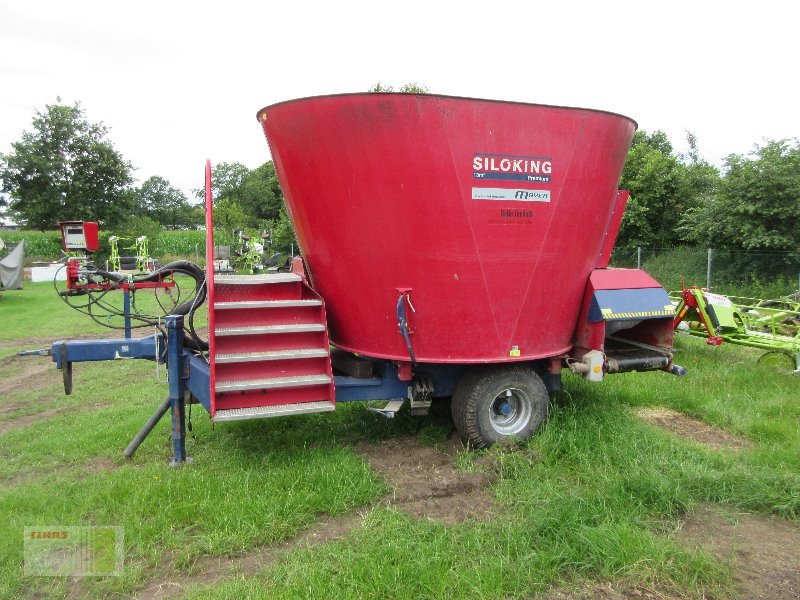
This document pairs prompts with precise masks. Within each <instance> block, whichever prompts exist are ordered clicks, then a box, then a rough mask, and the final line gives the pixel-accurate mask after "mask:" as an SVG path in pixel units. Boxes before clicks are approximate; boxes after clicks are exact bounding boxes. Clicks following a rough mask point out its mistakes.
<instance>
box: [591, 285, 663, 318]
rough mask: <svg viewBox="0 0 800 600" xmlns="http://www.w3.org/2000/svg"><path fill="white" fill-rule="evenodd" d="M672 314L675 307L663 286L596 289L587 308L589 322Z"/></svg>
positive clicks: (658, 316)
mask: <svg viewBox="0 0 800 600" xmlns="http://www.w3.org/2000/svg"><path fill="white" fill-rule="evenodd" d="M673 316H675V307H674V306H672V301H671V300H670V299H669V295H667V292H666V290H665V289H664V288H641V289H629V290H628V289H626V290H597V291H595V293H594V295H593V296H592V304H591V307H590V308H589V321H590V322H591V323H598V322H599V321H603V320H606V321H620V320H625V319H663V318H664V317H673Z"/></svg>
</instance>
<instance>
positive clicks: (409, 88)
mask: <svg viewBox="0 0 800 600" xmlns="http://www.w3.org/2000/svg"><path fill="white" fill-rule="evenodd" d="M367 91H368V92H372V93H375V92H384V93H390V92H394V87H393V86H391V85H383V84H382V83H381V82H380V81H379V82H378V83H376V84H375V85H373V86H372V87H371V88H369V90H367ZM397 91H398V92H400V93H401V94H430V93H431V91H430V90H429V89H428V86H427V85H423V84H421V83H416V82H414V83H404V84H403V85H401V86H400V89H399V90H397Z"/></svg>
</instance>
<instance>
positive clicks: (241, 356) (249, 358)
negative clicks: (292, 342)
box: [216, 348, 328, 364]
mask: <svg viewBox="0 0 800 600" xmlns="http://www.w3.org/2000/svg"><path fill="white" fill-rule="evenodd" d="M327 356H328V350H327V349H326V348H304V349H301V350H272V351H269V352H233V353H230V354H217V356H216V362H217V364H221V363H239V362H254V361H259V360H292V359H295V358H325V357H327Z"/></svg>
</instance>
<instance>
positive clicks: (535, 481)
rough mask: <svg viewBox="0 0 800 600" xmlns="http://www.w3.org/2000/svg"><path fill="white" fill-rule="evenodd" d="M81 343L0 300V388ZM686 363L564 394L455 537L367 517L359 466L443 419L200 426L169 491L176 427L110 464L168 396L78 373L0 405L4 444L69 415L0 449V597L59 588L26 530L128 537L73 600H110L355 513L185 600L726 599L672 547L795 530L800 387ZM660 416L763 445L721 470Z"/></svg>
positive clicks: (50, 308)
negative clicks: (32, 347) (610, 584)
mask: <svg viewBox="0 0 800 600" xmlns="http://www.w3.org/2000/svg"><path fill="white" fill-rule="evenodd" d="M51 289H52V288H50V290H51ZM9 320H10V321H13V323H14V325H12V324H10V323H9ZM20 327H21V328H22V329H24V331H23V332H20ZM89 327H90V326H89V324H88V322H87V321H86V319H85V317H82V316H81V315H78V314H77V313H75V315H72V314H70V313H69V311H68V309H67V308H66V307H64V306H63V305H62V304H61V302H60V300H58V298H57V297H55V296H54V295H53V293H52V291H48V290H47V289H46V288H45V287H44V286H28V287H26V289H25V290H24V291H21V292H14V293H11V292H7V293H4V294H3V297H2V298H1V299H0V344H2V343H4V342H5V344H3V345H2V346H1V347H0V369H2V372H3V373H4V375H3V376H6V375H5V374H6V370H5V368H6V365H7V364H10V363H13V365H16V364H17V363H16V362H14V361H9V357H10V356H11V354H12V353H13V351H15V349H17V348H18V347H20V344H19V343H18V342H15V341H14V340H19V339H21V338H26V337H34V336H44V337H47V336H50V337H53V338H56V339H58V338H62V337H69V336H70V335H75V334H76V333H83V332H86V331H89V330H90V329H89ZM98 330H99V327H98ZM56 332H57V333H56ZM676 345H677V348H678V351H679V352H678V355H677V357H676V362H678V363H680V364H682V365H684V366H686V367H687V369H688V374H687V376H686V377H683V378H677V377H672V376H669V375H666V374H663V373H649V374H626V375H617V376H613V377H609V378H608V379H607V380H606V381H605V382H603V383H602V384H589V383H585V382H583V381H582V380H580V379H577V378H575V377H571V376H565V382H566V392H565V393H563V394H562V395H561V396H560V397H559V398H556V399H554V401H553V403H552V406H551V416H550V420H549V421H548V423H547V425H546V426H545V427H544V429H543V430H542V431H541V433H540V434H539V435H537V436H535V437H534V438H533V439H531V440H530V441H529V442H527V443H526V444H525V445H524V447H523V451H513V450H508V449H493V450H491V451H489V452H490V453H492V454H493V455H494V457H495V459H496V462H497V463H498V464H500V466H501V477H500V479H499V480H498V481H497V482H496V483H495V484H494V485H493V486H492V489H491V492H492V494H493V495H494V497H495V499H496V502H497V504H498V507H499V509H498V510H499V513H500V517H499V518H497V519H495V520H493V521H489V522H485V523H466V524H461V525H444V524H441V523H438V522H435V521H431V520H426V519H415V518H412V517H410V516H407V515H406V514H404V513H402V512H400V511H398V510H396V509H394V508H391V507H390V508H386V507H372V508H371V507H370V504H371V503H373V502H374V501H375V500H376V499H377V498H379V497H380V496H381V495H383V494H384V493H385V492H386V484H385V483H384V482H382V481H381V479H380V478H378V477H377V476H376V475H375V474H373V473H372V472H371V471H370V469H369V468H368V467H367V465H366V463H365V462H364V460H363V459H362V458H361V457H360V456H359V455H358V454H357V452H356V451H355V447H356V445H357V444H358V443H359V442H361V441H363V440H367V441H377V440H381V439H385V438H387V437H392V436H399V435H411V436H416V437H417V439H418V440H419V441H420V443H424V444H428V445H436V444H439V443H441V442H442V441H444V440H445V439H446V438H447V436H448V434H449V432H450V430H451V427H450V424H449V421H448V419H447V417H446V411H444V414H445V416H442V411H439V412H438V413H437V414H436V415H433V416H431V417H426V418H422V419H419V420H415V419H412V418H410V417H404V416H399V417H398V418H397V419H395V420H394V421H387V420H383V419H381V418H380V417H378V416H376V415H375V414H373V413H370V412H368V411H367V410H366V409H365V408H364V407H363V406H361V405H349V406H340V407H339V408H338V409H337V411H336V413H334V414H333V415H308V416H303V417H290V418H285V419H276V420H266V421H260V422H259V421H254V422H242V423H233V424H223V425H221V426H217V427H216V428H215V429H214V430H212V429H211V427H210V424H209V421H208V417H207V415H205V413H204V411H202V409H200V408H198V407H194V409H193V419H192V420H193V424H194V431H193V434H192V436H191V437H190V439H189V440H188V444H187V446H188V448H187V449H188V452H189V454H190V455H192V456H193V458H194V462H193V463H192V464H190V465H188V466H186V467H185V468H182V469H170V468H169V467H168V466H167V464H166V463H167V458H168V457H169V455H170V443H169V439H168V433H169V428H168V423H167V422H162V423H161V424H159V425H158V427H157V428H156V430H155V431H154V433H153V434H152V435H151V437H150V438H148V440H147V441H146V442H145V443H144V444H143V446H142V447H141V448H140V449H139V451H138V453H137V454H136V456H135V458H134V459H133V460H132V461H125V460H124V459H122V458H121V452H122V450H123V449H124V448H125V446H126V445H127V443H128V441H129V440H130V438H131V437H132V436H133V435H134V434H135V433H136V431H137V430H138V428H139V427H140V426H141V424H142V423H143V422H144V421H145V420H146V418H147V417H148V416H149V414H150V413H151V412H152V410H154V408H155V406H156V405H157V404H158V403H159V402H160V401H161V399H162V398H163V397H164V395H165V394H166V384H165V381H163V380H162V381H161V382H159V381H156V380H155V371H154V367H153V365H152V363H149V362H138V361H119V362H114V363H106V364H94V365H92V364H79V365H76V366H75V392H74V394H73V395H72V396H70V397H64V396H62V395H61V394H60V392H59V389H58V388H57V386H53V385H51V386H48V387H45V388H43V389H38V390H26V391H20V392H17V393H14V394H11V395H7V396H0V403H2V405H5V404H7V403H14V404H18V405H23V408H20V409H19V411H18V412H16V413H13V414H11V415H4V416H3V419H4V420H3V421H0V422H2V423H5V422H6V420H8V419H10V418H18V417H19V416H20V415H23V414H24V415H30V414H35V413H36V412H40V411H42V410H50V411H53V410H56V411H60V412H56V414H54V415H53V416H51V417H50V418H47V419H42V420H40V421H37V422H35V423H32V424H29V425H27V426H25V427H20V428H18V429H12V430H10V431H7V432H6V433H4V434H0V514H2V515H4V519H3V520H2V521H0V597H3V598H5V597H8V598H13V597H17V596H19V597H61V596H63V595H64V593H65V591H66V589H67V586H68V585H69V584H68V582H67V581H66V580H63V579H58V578H53V579H48V578H23V577H22V571H21V558H22V528H23V527H25V526H31V525H56V524H63V525H87V524H96V525H119V526H122V527H124V530H125V551H126V563H125V564H126V567H125V571H124V575H123V576H122V577H111V578H105V579H103V578H94V579H87V580H85V581H83V582H82V585H83V588H82V590H83V591H82V592H81V595H87V596H88V597H108V596H117V595H119V596H125V595H131V594H135V592H136V590H137V589H138V587H139V586H141V585H142V584H143V583H145V582H147V581H148V580H150V579H151V578H152V577H153V576H154V574H156V573H158V572H159V571H160V570H165V569H168V568H169V569H172V568H174V569H178V570H183V571H186V572H191V571H192V569H193V568H195V567H193V565H194V561H195V560H196V559H197V558H198V557H200V556H204V555H209V556H229V555H234V554H237V553H241V552H247V551H249V550H253V549H256V548H259V547H263V546H270V545H278V544H280V543H281V542H283V541H285V540H287V539H291V538H292V537H293V536H295V535H297V534H298V533H300V532H302V531H303V530H304V529H306V528H308V527H310V526H311V525H312V524H313V523H314V522H315V521H317V520H318V519H319V518H320V517H321V516H322V515H339V514H343V513H346V512H348V511H351V510H353V509H355V508H359V509H360V510H362V511H364V513H365V516H364V520H363V523H362V524H361V525H360V526H359V527H357V528H355V529H354V530H353V531H351V532H350V533H349V534H348V535H347V536H346V537H345V538H344V539H343V540H340V541H335V542H328V543H325V544H320V545H313V546H310V547H307V548H297V549H295V550H293V551H291V552H287V553H286V554H285V555H284V556H282V557H281V558H280V559H279V560H277V561H275V562H274V563H273V564H271V565H270V566H269V567H266V568H264V569H263V570H262V571H261V572H259V573H257V574H255V575H250V576H241V575H240V576H232V577H230V578H228V579H226V580H223V581H221V582H218V583H215V584H213V585H211V586H203V587H198V588H195V589H193V590H191V591H190V592H189V593H188V594H187V596H188V597H202V598H242V597H249V598H302V597H326V596H327V597H330V598H365V597H391V598H418V597H436V598H461V597H463V598H528V597H531V596H532V595H534V594H535V593H536V592H538V591H543V590H546V589H547V588H549V587H550V586H558V585H563V584H577V585H580V583H581V582H583V581H588V582H595V581H599V582H605V581H619V580H623V581H633V582H636V583H641V584H643V585H652V586H660V585H666V586H671V587H675V588H677V589H679V590H680V591H682V592H684V593H686V594H689V595H696V596H697V597H700V596H702V595H706V596H726V595H728V594H730V593H731V589H732V579H731V573H730V571H729V570H728V568H727V567H726V566H725V565H722V564H720V563H718V562H717V561H715V560H714V559H713V558H711V557H710V556H708V555H706V554H703V553H701V552H696V551H691V550H688V549H686V548H683V547H681V546H679V545H678V544H677V543H676V542H675V541H674V540H673V539H672V535H671V532H672V531H673V530H674V528H675V527H676V525H677V523H678V520H679V518H680V517H681V515H682V514H683V512H684V511H686V510H688V509H691V508H692V507H693V506H695V505H696V504H697V503H699V502H705V501H711V502H720V503H724V504H726V505H730V506H732V507H737V508H740V509H743V510H748V511H756V512H760V513H763V514H776V515H782V516H784V517H787V518H789V519H793V520H795V521H800V427H798V424H799V423H800V402H798V401H797V398H798V397H800V379H798V378H797V377H796V376H791V375H785V374H781V373H777V372H773V371H769V370H766V369H762V368H759V367H756V366H755V359H756V358H757V356H758V353H757V352H755V351H752V350H750V349H747V348H741V347H734V346H729V345H723V346H721V347H719V348H712V347H708V346H706V345H705V344H704V343H703V342H702V340H697V339H692V338H680V339H678V340H677V343H676ZM29 360H49V359H46V358H30V359H29ZM162 377H163V373H162ZM656 405H658V406H667V407H671V408H673V409H675V410H680V411H682V412H684V413H686V414H689V415H691V416H694V417H696V418H699V419H702V420H704V421H706V422H708V423H711V424H714V425H717V426H719V427H721V428H722V429H724V430H726V431H729V432H731V433H733V434H736V435H739V436H742V437H746V438H748V439H750V440H751V441H752V442H753V443H754V444H753V446H752V448H749V449H745V450H742V451H740V452H737V453H734V452H728V451H712V450H709V449H707V448H705V447H703V446H701V445H698V444H696V443H693V442H691V441H689V440H685V439H681V438H678V437H676V436H675V435H673V434H670V433H668V432H664V431H661V430H658V429H655V428H653V427H650V426H648V425H646V424H645V423H643V422H642V421H640V420H639V419H638V418H637V417H636V416H635V414H634V410H635V408H637V407H640V406H656ZM483 454H484V453H467V454H463V455H461V456H460V457H459V459H458V464H459V465H460V466H461V468H464V469H467V470H472V469H481V468H483V467H482V466H481V463H480V461H477V460H476V459H477V458H478V457H480V456H482V455H483ZM97 465H100V467H98V466H97Z"/></svg>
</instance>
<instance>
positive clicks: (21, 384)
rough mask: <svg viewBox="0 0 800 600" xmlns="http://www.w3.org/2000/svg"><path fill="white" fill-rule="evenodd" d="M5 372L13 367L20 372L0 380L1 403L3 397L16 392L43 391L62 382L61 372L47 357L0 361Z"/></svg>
mask: <svg viewBox="0 0 800 600" xmlns="http://www.w3.org/2000/svg"><path fill="white" fill-rule="evenodd" d="M0 365H2V368H3V370H6V369H10V367H11V366H12V365H15V366H17V365H18V366H19V367H20V370H19V372H18V373H15V374H14V375H10V376H7V377H3V378H2V379H0V401H1V400H2V397H3V396H6V395H9V394H12V393H14V392H22V391H24V392H32V391H36V390H41V389H44V388H47V387H50V386H52V385H56V384H58V383H60V382H61V380H62V377H61V372H60V371H58V370H57V369H56V368H55V365H54V364H53V362H52V361H51V360H50V358H49V357H46V356H12V357H10V358H7V359H5V360H2V361H0Z"/></svg>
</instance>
